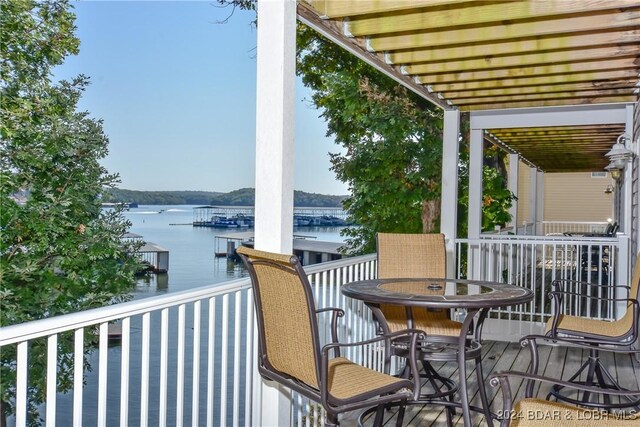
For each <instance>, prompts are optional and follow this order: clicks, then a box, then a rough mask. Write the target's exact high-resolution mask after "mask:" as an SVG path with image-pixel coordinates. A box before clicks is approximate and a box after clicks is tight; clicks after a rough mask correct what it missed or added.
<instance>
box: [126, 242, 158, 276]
mask: <svg viewBox="0 0 640 427" xmlns="http://www.w3.org/2000/svg"><path fill="white" fill-rule="evenodd" d="M122 238H123V239H131V240H135V241H140V242H142V246H141V247H140V249H138V251H137V254H138V256H139V257H140V259H141V261H142V263H143V264H144V265H146V266H147V268H146V270H145V272H149V273H156V274H164V273H166V272H167V271H169V250H168V249H165V248H163V247H162V246H160V245H158V244H156V243H153V242H146V241H144V238H143V237H142V236H141V235H140V234H136V233H126V234H125V235H124V236H122Z"/></svg>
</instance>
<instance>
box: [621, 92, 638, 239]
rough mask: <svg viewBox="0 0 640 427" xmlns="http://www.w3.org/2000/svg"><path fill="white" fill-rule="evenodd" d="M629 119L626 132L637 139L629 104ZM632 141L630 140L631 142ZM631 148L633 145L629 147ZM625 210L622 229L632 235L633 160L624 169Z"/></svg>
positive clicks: (631, 108) (623, 198)
mask: <svg viewBox="0 0 640 427" xmlns="http://www.w3.org/2000/svg"><path fill="white" fill-rule="evenodd" d="M626 113H627V114H626V115H627V119H626V121H625V127H624V132H625V133H626V134H627V135H629V136H630V137H631V141H635V139H634V137H635V135H634V134H633V105H627V108H626ZM631 141H630V142H631ZM627 148H631V147H627ZM621 206H622V207H623V211H622V212H621V213H622V215H621V218H620V219H621V220H622V221H623V223H622V224H620V225H621V228H622V231H623V232H624V233H625V234H626V235H627V236H631V230H633V227H632V226H631V222H632V221H633V215H632V213H631V212H632V209H633V160H632V161H630V162H629V163H627V166H626V167H625V169H624V181H623V187H622V204H621Z"/></svg>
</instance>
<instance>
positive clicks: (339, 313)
mask: <svg viewBox="0 0 640 427" xmlns="http://www.w3.org/2000/svg"><path fill="white" fill-rule="evenodd" d="M328 311H330V312H332V314H331V325H330V328H331V342H332V343H337V342H338V318H340V317H344V310H343V309H341V308H336V307H326V308H320V309H318V310H316V314H320V313H326V312H328ZM337 356H340V349H339V348H336V357H337Z"/></svg>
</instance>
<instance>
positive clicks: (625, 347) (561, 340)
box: [520, 335, 640, 354]
mask: <svg viewBox="0 0 640 427" xmlns="http://www.w3.org/2000/svg"><path fill="white" fill-rule="evenodd" d="M532 341H545V342H547V343H549V344H550V345H555V344H566V345H568V346H571V347H579V348H583V349H585V350H593V345H590V344H588V343H586V342H585V340H584V339H583V338H579V339H578V338H571V337H557V336H553V337H551V336H547V335H526V336H524V337H522V338H520V345H521V346H523V347H525V346H529V345H531V342H532ZM632 344H633V343H628V344H620V346H617V347H607V346H606V345H599V346H598V351H606V352H611V353H623V354H640V349H635V348H631V345H632Z"/></svg>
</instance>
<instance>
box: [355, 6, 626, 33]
mask: <svg viewBox="0 0 640 427" xmlns="http://www.w3.org/2000/svg"><path fill="white" fill-rule="evenodd" d="M353 3H358V1H354V2H353ZM381 3H384V2H381ZM430 5H431V4H430ZM468 6H469V4H465V3H458V4H451V5H448V7H447V8H439V9H435V10H434V9H433V8H430V9H413V10H414V12H412V13H404V14H402V15H395V16H386V15H384V14H382V15H377V16H371V15H369V16H365V17H362V18H360V17H357V16H356V17H353V18H352V19H350V20H349V21H347V22H346V27H347V29H348V31H349V33H351V34H353V35H354V36H356V37H358V36H363V35H371V34H385V33H396V32H403V31H420V30H422V29H424V27H425V24H428V26H429V28H432V29H437V28H449V27H451V24H452V23H453V22H455V25H456V26H474V25H479V24H482V25H484V24H490V23H498V24H501V23H502V22H501V21H502V20H503V19H504V17H508V19H509V21H517V20H535V19H536V18H541V17H543V18H545V19H549V18H564V15H568V14H576V13H577V14H580V13H584V11H585V9H588V10H589V11H590V12H592V11H605V10H614V11H618V10H619V9H620V8H625V7H626V8H628V7H629V6H630V4H629V2H628V1H625V0H622V1H620V0H618V1H598V0H582V1H566V0H565V1H553V2H552V1H543V2H528V1H511V2H498V3H488V4H472V6H473V7H468ZM378 12H379V11H378Z"/></svg>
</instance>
